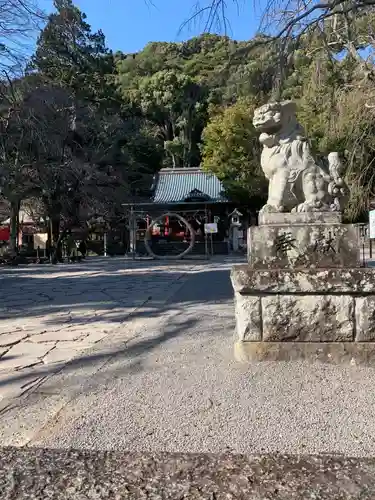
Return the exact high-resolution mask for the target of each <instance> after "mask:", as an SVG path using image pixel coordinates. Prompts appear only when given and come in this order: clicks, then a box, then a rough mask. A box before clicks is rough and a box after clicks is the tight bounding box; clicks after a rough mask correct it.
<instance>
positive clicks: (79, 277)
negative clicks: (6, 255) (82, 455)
mask: <svg viewBox="0 0 375 500" xmlns="http://www.w3.org/2000/svg"><path fill="white" fill-rule="evenodd" d="M195 265H196V262H194V261H187V262H174V263H171V264H168V263H160V262H154V261H129V260H128V259H125V258H116V259H111V258H107V259H93V260H87V261H86V262H83V263H80V264H71V265H69V264H65V265H58V266H50V265H44V266H28V267H24V268H22V267H20V268H2V269H0V411H1V410H2V409H4V408H5V407H6V406H7V405H8V404H9V401H10V400H11V399H13V398H17V397H18V396H20V395H22V394H24V393H25V392H28V391H30V390H31V389H32V388H35V387H36V386H38V385H39V384H40V383H42V382H43V381H44V380H45V378H46V377H47V376H48V375H50V374H51V373H54V372H56V371H58V370H59V369H61V367H62V366H64V364H65V363H67V362H68V361H70V360H71V359H73V358H75V357H77V356H79V355H80V354H82V353H83V352H84V351H85V350H87V349H90V348H92V346H94V345H95V344H96V343H97V342H99V341H101V340H103V339H105V338H106V337H107V336H108V335H111V334H113V333H114V332H115V331H120V332H121V331H123V332H124V335H125V336H126V326H127V323H128V321H129V318H130V317H131V315H132V314H133V313H134V312H135V311H136V310H137V309H139V308H140V307H142V306H144V305H145V304H146V303H147V304H149V303H153V304H154V305H157V304H158V303H163V302H164V301H165V300H166V299H167V298H168V297H169V296H171V295H173V294H174V293H175V292H176V290H177V289H178V288H179V287H180V286H181V284H182V283H183V280H184V276H185V273H187V272H188V271H189V270H191V269H193V268H194V266H195Z"/></svg>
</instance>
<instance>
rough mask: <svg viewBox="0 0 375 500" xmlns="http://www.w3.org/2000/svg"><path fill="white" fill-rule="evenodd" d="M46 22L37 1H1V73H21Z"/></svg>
mask: <svg viewBox="0 0 375 500" xmlns="http://www.w3.org/2000/svg"><path fill="white" fill-rule="evenodd" d="M44 20H45V14H44V12H43V11H42V10H41V9H40V8H39V7H38V1H37V0H0V70H1V71H6V72H7V73H14V72H16V73H18V72H19V71H20V69H21V68H22V66H23V65H24V63H25V60H26V59H27V58H28V56H29V55H30V48H31V45H32V43H33V42H34V38H35V34H36V33H37V32H38V30H39V29H40V26H41V25H42V23H43V22H44Z"/></svg>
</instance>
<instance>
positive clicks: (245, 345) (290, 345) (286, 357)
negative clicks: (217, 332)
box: [234, 342, 375, 365]
mask: <svg viewBox="0 0 375 500" xmlns="http://www.w3.org/2000/svg"><path fill="white" fill-rule="evenodd" d="M234 356H235V359H236V361H238V362H240V363H250V362H257V361H259V362H260V361H299V360H306V361H309V362H311V363H313V362H316V361H319V362H323V363H332V364H350V365H360V364H365V365H370V364H374V363H375V342H236V343H235V346H234Z"/></svg>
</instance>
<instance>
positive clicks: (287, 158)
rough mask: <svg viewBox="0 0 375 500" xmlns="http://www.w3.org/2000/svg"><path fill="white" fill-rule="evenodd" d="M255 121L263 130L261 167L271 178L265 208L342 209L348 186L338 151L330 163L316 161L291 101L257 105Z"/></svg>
mask: <svg viewBox="0 0 375 500" xmlns="http://www.w3.org/2000/svg"><path fill="white" fill-rule="evenodd" d="M253 124H254V127H255V128H256V130H259V131H260V132H261V134H260V137H259V141H260V143H261V144H262V145H263V151H262V156H261V166H262V170H263V172H264V174H265V176H266V178H267V179H268V180H269V190H268V201H267V204H266V205H264V207H263V208H262V211H264V212H312V211H313V212H326V211H342V210H343V208H344V206H345V203H346V202H347V199H348V194H349V190H348V188H347V186H346V184H345V182H344V180H343V178H342V173H343V166H342V163H341V161H340V158H339V155H338V153H330V154H329V155H328V162H327V163H323V162H322V163H321V164H320V163H317V162H316V161H315V160H314V158H313V156H312V154H311V151H310V146H309V143H308V141H307V139H306V137H305V136H304V130H303V128H302V127H301V125H300V124H299V123H298V121H297V117H296V105H295V103H294V102H291V101H284V102H272V103H269V104H265V105H264V106H261V107H260V108H257V109H256V110H255V112H254V118H253Z"/></svg>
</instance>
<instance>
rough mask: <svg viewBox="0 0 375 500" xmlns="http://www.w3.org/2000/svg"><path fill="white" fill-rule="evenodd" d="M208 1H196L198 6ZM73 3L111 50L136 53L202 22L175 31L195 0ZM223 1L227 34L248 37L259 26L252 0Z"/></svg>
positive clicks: (47, 2) (46, 2)
mask: <svg viewBox="0 0 375 500" xmlns="http://www.w3.org/2000/svg"><path fill="white" fill-rule="evenodd" d="M208 2H209V0H201V1H200V3H201V5H207V4H208ZM74 3H75V4H76V5H77V6H78V7H79V8H80V9H81V10H82V11H83V12H85V13H86V15H87V22H88V23H89V24H91V26H92V28H93V30H95V31H96V30H98V29H99V28H101V29H102V30H103V32H104V34H105V36H106V39H107V45H108V47H109V48H111V49H112V50H114V51H116V50H121V51H123V52H128V53H131V52H137V51H139V50H141V49H142V48H143V47H144V46H145V45H146V44H147V43H148V42H153V41H168V42H176V41H181V40H185V39H188V38H191V37H193V36H195V35H199V34H200V33H201V32H202V31H203V30H204V21H203V20H200V21H199V20H197V21H196V22H195V23H190V24H189V25H188V26H186V27H185V28H184V30H183V32H182V33H181V34H179V28H180V26H181V24H182V23H183V22H184V21H186V20H187V19H189V17H190V16H191V14H192V12H193V9H194V5H195V4H196V0H76V1H75V2H74ZM227 3H228V19H229V22H230V27H229V29H228V30H227V34H228V35H229V36H231V37H232V38H235V39H237V40H248V39H249V38H251V36H252V35H254V33H255V31H256V30H257V28H258V26H259V20H260V17H259V9H258V12H256V11H254V2H253V1H252V0H238V6H236V4H235V2H234V0H227ZM40 5H41V7H42V8H44V9H45V10H46V11H51V10H52V0H40ZM212 31H214V32H219V29H217V28H216V29H213V30H212ZM221 32H223V30H221Z"/></svg>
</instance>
